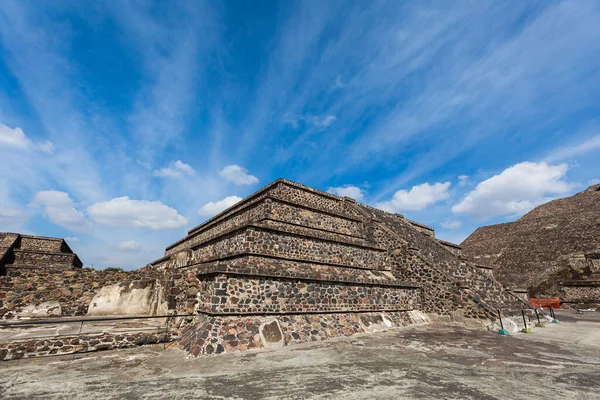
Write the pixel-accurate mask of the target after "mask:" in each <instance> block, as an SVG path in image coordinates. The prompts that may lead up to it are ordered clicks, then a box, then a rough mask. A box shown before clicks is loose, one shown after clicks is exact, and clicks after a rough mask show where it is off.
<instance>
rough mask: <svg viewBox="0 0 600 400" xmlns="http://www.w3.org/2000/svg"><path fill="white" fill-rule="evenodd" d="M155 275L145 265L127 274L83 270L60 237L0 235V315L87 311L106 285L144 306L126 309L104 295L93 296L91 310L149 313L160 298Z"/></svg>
mask: <svg viewBox="0 0 600 400" xmlns="http://www.w3.org/2000/svg"><path fill="white" fill-rule="evenodd" d="M157 277H158V275H156V274H155V273H154V271H153V270H151V269H149V268H141V269H139V270H137V271H133V272H129V273H125V272H119V271H94V270H89V269H85V268H82V263H81V260H80V259H79V257H77V254H75V253H73V251H72V250H71V248H70V247H69V245H68V244H67V242H66V241H65V240H64V239H60V238H50V237H42V236H31V235H23V234H19V233H0V319H14V318H46V317H61V316H62V317H73V316H81V315H86V314H87V313H88V308H90V305H91V306H92V308H96V307H94V303H92V299H94V296H96V294H97V293H98V292H99V291H101V289H102V288H104V287H105V286H108V285H117V286H119V287H120V288H121V289H119V290H118V292H119V294H124V296H123V299H125V298H127V299H128V300H129V301H130V302H131V300H132V299H134V300H141V303H143V304H140V301H137V302H135V304H130V305H129V306H128V307H125V306H124V305H123V304H121V303H122V300H123V299H112V305H111V306H109V305H108V304H107V301H106V297H104V298H100V299H97V301H96V304H97V305H98V307H97V308H98V309H97V310H94V312H93V314H95V315H123V314H152V313H155V312H157V308H158V307H160V305H161V301H162V300H161V299H164V295H163V294H162V292H161V290H162V286H161V285H160V284H158V282H156V279H157ZM105 290H108V289H105ZM142 292H143V296H142V297H140V296H139V294H141V293H142ZM136 293H137V294H138V295H137V296H134V298H132V297H131V295H132V294H136ZM109 300H111V299H109ZM119 302H121V303H119ZM111 307H112V308H111ZM123 310H125V311H123ZM127 310H129V311H131V310H136V311H137V312H136V313H132V312H126V311H127Z"/></svg>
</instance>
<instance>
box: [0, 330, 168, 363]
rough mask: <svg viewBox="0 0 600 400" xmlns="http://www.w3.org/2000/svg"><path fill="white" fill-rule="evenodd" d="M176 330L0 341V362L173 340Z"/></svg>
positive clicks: (124, 347)
mask: <svg viewBox="0 0 600 400" xmlns="http://www.w3.org/2000/svg"><path fill="white" fill-rule="evenodd" d="M178 335H179V334H178V332H175V331H171V332H157V333H148V332H131V333H124V334H111V333H103V334H98V335H78V336H63V337H55V338H48V339H32V340H23V341H11V342H5V343H1V342H0V361H7V360H19V359H22V358H34V357H44V356H54V355H64V354H75V353H86V352H90V351H99V350H114V349H126V348H131V347H137V346H142V345H146V344H156V343H164V342H172V341H174V340H176V339H177V337H178Z"/></svg>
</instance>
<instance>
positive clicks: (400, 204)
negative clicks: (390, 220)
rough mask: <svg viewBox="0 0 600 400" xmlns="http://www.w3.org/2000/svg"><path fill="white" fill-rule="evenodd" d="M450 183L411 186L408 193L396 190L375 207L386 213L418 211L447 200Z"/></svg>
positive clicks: (426, 183)
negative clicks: (389, 198)
mask: <svg viewBox="0 0 600 400" xmlns="http://www.w3.org/2000/svg"><path fill="white" fill-rule="evenodd" d="M449 188H450V182H444V183H441V182H438V183H434V184H433V185H430V184H429V183H428V182H425V183H423V184H421V185H417V186H413V187H412V189H410V190H409V191H406V190H398V191H397V192H396V193H394V196H393V197H392V199H391V200H389V201H383V202H381V203H377V204H376V205H375V207H377V208H380V209H382V210H385V211H388V212H400V211H419V210H422V209H424V208H425V207H427V206H429V205H431V204H433V203H436V202H438V201H440V200H445V199H447V198H448V197H449V196H450V194H449V193H448V189H449Z"/></svg>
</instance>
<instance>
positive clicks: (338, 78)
mask: <svg viewBox="0 0 600 400" xmlns="http://www.w3.org/2000/svg"><path fill="white" fill-rule="evenodd" d="M335 86H336V87H338V88H340V89H341V88H345V87H346V86H348V84H347V83H344V82H343V81H342V76H341V75H340V74H338V75H337V76H336V77H335Z"/></svg>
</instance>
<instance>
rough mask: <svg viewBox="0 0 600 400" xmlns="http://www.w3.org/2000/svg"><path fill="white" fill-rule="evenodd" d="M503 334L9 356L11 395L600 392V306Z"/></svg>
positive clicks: (413, 330) (437, 329)
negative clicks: (203, 352)
mask: <svg viewBox="0 0 600 400" xmlns="http://www.w3.org/2000/svg"><path fill="white" fill-rule="evenodd" d="M558 317H559V319H561V324H559V325H555V324H548V326H547V327H546V328H544V329H542V328H536V329H534V334H532V335H526V334H515V335H511V336H500V335H497V334H495V333H493V332H486V331H481V330H470V329H466V328H464V327H461V326H448V325H443V326H437V325H429V326H412V327H407V328H402V329H399V330H392V331H387V332H382V333H378V334H371V335H361V336H354V337H350V338H341V339H337V340H331V341H327V342H313V343H307V344H303V345H297V346H290V347H285V348H282V349H278V350H272V351H266V350H263V351H246V352H242V353H234V354H225V355H221V356H216V357H204V358H198V359H186V358H185V354H184V353H183V352H182V351H180V350H177V349H174V348H171V349H167V350H162V347H160V346H157V347H143V348H137V349H134V350H117V351H110V352H99V353H88V354H82V355H75V356H61V357H51V358H43V359H32V360H17V361H8V362H3V363H1V364H0V398H2V399H63V398H69V399H74V398H86V399H90V400H91V399H139V398H148V399H150V398H157V399H164V398H169V399H171V398H172V399H179V398H181V399H189V398H206V399H399V398H404V399H412V398H415V399H525V398H527V399H537V398H547V399H551V398H561V399H600V313H593V314H586V315H583V316H581V315H575V314H573V313H572V312H569V311H563V312H560V313H558Z"/></svg>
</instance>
